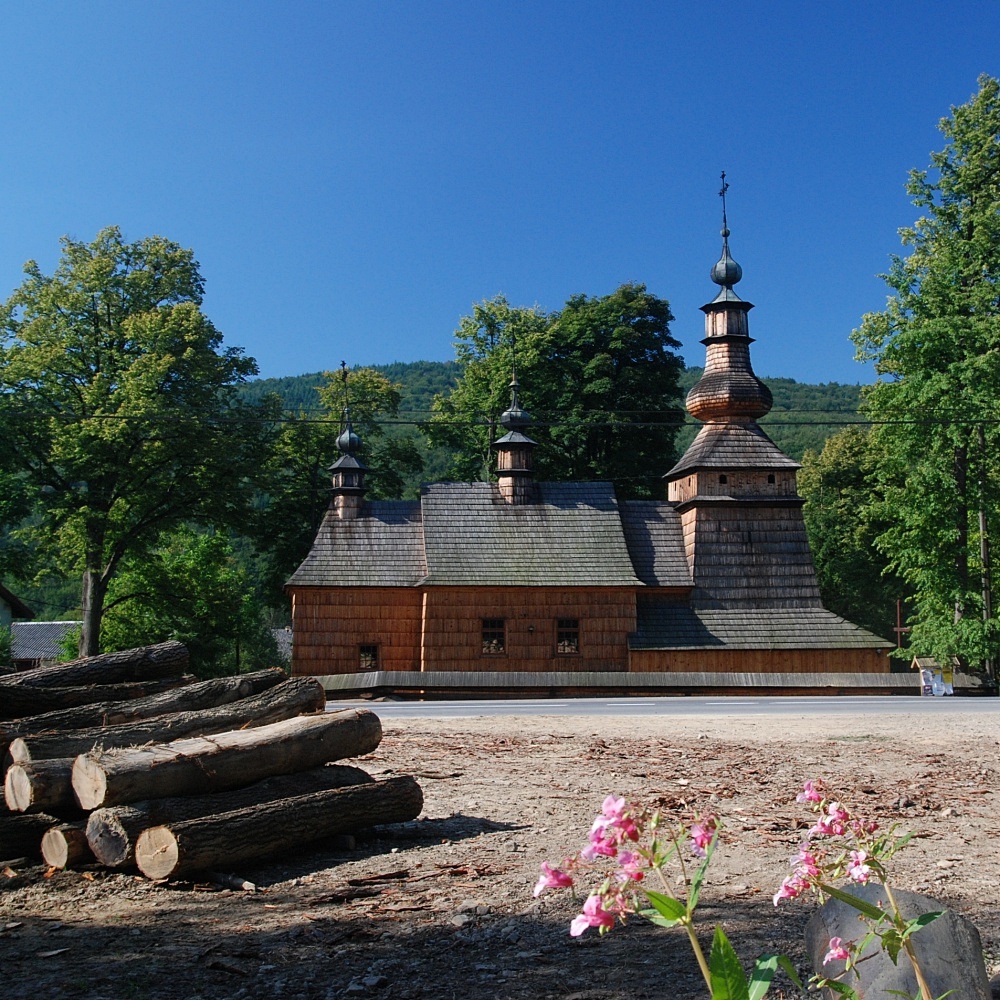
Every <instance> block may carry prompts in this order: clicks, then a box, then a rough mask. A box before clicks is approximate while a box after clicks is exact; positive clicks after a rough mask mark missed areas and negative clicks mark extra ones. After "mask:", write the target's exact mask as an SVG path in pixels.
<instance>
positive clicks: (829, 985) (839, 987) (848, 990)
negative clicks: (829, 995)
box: [817, 979, 858, 1000]
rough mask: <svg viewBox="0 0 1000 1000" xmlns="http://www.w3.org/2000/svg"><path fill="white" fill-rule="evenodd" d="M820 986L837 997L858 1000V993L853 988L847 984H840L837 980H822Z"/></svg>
mask: <svg viewBox="0 0 1000 1000" xmlns="http://www.w3.org/2000/svg"><path fill="white" fill-rule="evenodd" d="M817 985H818V986H823V987H825V988H826V989H828V990H831V991H832V992H833V993H836V994H837V996H841V997H848V998H849V1000H858V992H857V990H855V989H854V987H853V986H848V985H847V983H841V982H838V981H837V980H836V979H821V980H820V981H819V982H818V983H817Z"/></svg>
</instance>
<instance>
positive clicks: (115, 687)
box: [0, 674, 197, 719]
mask: <svg viewBox="0 0 1000 1000" xmlns="http://www.w3.org/2000/svg"><path fill="white" fill-rule="evenodd" d="M195 680H197V678H195V677H193V676H192V675H191V674H183V675H181V676H180V677H164V678H163V679H162V680H155V681H127V682H125V683H122V684H89V685H86V686H84V687H53V688H33V687H4V686H3V685H2V684H0V719H19V718H23V717H24V716H28V715H39V714H41V713H42V712H55V711H58V710H60V709H64V708H73V707H74V706H76V705H92V704H94V703H95V702H102V701H124V700H127V699H129V698H146V697H148V696H149V695H154V694H160V693H161V692H163V691H171V690H173V689H175V688H179V687H183V686H184V685H186V684H191V683H192V682H193V681H195Z"/></svg>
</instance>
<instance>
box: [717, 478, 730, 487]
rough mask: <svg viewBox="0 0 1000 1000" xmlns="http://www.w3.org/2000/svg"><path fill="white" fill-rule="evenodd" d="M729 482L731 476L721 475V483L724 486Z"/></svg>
mask: <svg viewBox="0 0 1000 1000" xmlns="http://www.w3.org/2000/svg"><path fill="white" fill-rule="evenodd" d="M728 482H729V476H719V483H720V484H721V485H723V486H725V485H726V483H728Z"/></svg>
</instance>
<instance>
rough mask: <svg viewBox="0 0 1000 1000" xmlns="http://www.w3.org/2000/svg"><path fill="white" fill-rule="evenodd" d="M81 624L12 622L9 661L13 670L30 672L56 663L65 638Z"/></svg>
mask: <svg viewBox="0 0 1000 1000" xmlns="http://www.w3.org/2000/svg"><path fill="white" fill-rule="evenodd" d="M81 624H82V623H81V622H76V621H72V622H70V621H65V622H14V623H13V624H12V625H11V627H10V632H11V659H12V660H13V661H14V669H15V670H30V669H31V668H32V667H44V666H46V665H47V664H49V663H57V662H58V661H59V660H61V659H62V658H63V646H62V644H63V642H64V641H65V639H66V636H67V635H68V634H69V633H70V632H71V631H72V630H73V629H78V628H79V627H80V625H81Z"/></svg>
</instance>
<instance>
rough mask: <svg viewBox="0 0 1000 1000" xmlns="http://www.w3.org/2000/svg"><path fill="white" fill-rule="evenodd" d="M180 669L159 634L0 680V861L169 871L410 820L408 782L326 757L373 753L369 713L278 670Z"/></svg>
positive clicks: (375, 734)
mask: <svg viewBox="0 0 1000 1000" xmlns="http://www.w3.org/2000/svg"><path fill="white" fill-rule="evenodd" d="M187 665H188V661H187V650H186V649H185V647H184V646H183V645H182V644H181V643H176V642H170V643H161V644H159V645H157V646H147V647H143V648H142V649H138V650H129V651H125V652H123V653H112V654H106V655H102V656H97V657H87V658H83V659H80V660H75V661H73V662H72V663H66V664H58V665H56V666H52V667H39V668H36V669H35V670H29V671H25V672H23V673H21V674H14V675H10V676H6V677H2V678H0V720H3V721H0V756H2V757H3V759H4V771H3V778H4V781H3V785H4V795H3V803H2V804H0V860H5V859H11V858H15V857H22V856H35V857H37V856H38V855H39V854H41V856H42V858H43V859H44V860H45V862H46V863H47V864H49V865H50V866H52V867H54V868H64V867H74V866H78V865H86V864H101V865H105V866H107V867H112V868H134V867H138V868H139V870H140V871H141V872H143V874H145V875H147V876H148V877H149V878H153V879H163V878H176V877H181V876H187V875H189V874H191V873H193V872H204V871H209V870H213V869H217V868H219V867H223V866H231V865H233V864H239V863H241V862H251V861H257V860H261V859H263V858H266V857H269V856H273V855H275V854H279V853H283V852H287V851H289V850H293V849H295V848H297V847H301V846H303V845H306V844H309V843H312V842H314V841H317V840H322V839H324V838H327V837H332V836H335V835H337V834H343V833H348V832H353V831H357V830H359V829H365V828H368V827H372V826H377V825H381V824H385V823H397V822H404V821H406V820H410V819H414V818H416V817H417V816H418V815H419V813H420V810H421V808H422V807H423V795H422V793H421V790H420V786H419V785H418V784H417V782H416V781H415V780H414V779H413V778H412V777H408V776H402V777H394V778H391V779H388V780H385V781H376V780H375V779H373V778H372V777H371V775H369V774H368V773H367V772H366V771H363V770H361V769H360V768H357V767H351V766H347V765H344V764H338V763H334V762H336V761H341V760H344V759H347V758H352V757H358V756H362V755H364V754H367V753H371V752H372V751H373V750H375V749H376V747H377V746H378V745H379V742H380V741H381V738H382V726H381V723H380V722H379V719H378V716H376V715H375V714H374V713H372V712H368V711H357V710H353V709H348V710H345V711H340V712H334V713H329V714H327V713H325V711H324V707H325V702H326V697H325V694H324V692H323V688H322V686H321V685H320V684H319V682H318V681H316V680H314V679H312V678H293V679H291V680H287V679H285V675H284V672H283V671H281V670H279V669H277V668H275V669H271V670H262V671H258V672H256V673H253V674H244V675H240V676H237V677H227V678H216V679H213V680H209V681H195V680H194V679H193V678H191V677H188V676H187V675H186V674H185V673H184V671H185V670H186V669H187Z"/></svg>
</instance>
